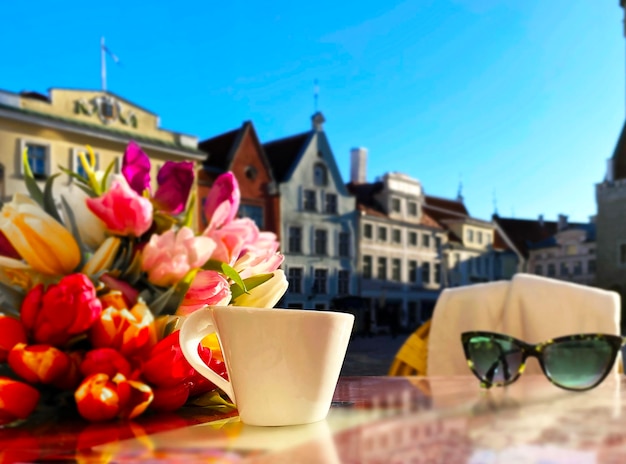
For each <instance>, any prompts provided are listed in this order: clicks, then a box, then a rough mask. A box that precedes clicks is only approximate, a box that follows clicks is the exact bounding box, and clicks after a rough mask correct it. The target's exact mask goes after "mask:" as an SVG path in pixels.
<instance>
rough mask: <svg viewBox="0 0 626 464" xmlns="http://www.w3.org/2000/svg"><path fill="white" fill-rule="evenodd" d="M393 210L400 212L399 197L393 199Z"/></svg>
mask: <svg viewBox="0 0 626 464" xmlns="http://www.w3.org/2000/svg"><path fill="white" fill-rule="evenodd" d="M391 211H393V212H394V213H399V212H400V199H399V198H392V199H391Z"/></svg>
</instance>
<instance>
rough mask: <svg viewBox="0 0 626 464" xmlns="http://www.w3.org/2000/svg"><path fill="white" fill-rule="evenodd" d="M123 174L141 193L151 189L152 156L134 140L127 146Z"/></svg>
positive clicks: (131, 186) (123, 159)
mask: <svg viewBox="0 0 626 464" xmlns="http://www.w3.org/2000/svg"><path fill="white" fill-rule="evenodd" d="M122 175H123V176H124V177H125V178H126V181H127V182H128V185H129V186H130V188H132V189H133V190H134V191H135V192H137V193H138V194H139V195H143V192H144V191H145V190H148V191H150V158H148V155H146V154H145V153H144V152H143V150H142V149H141V148H140V147H139V145H137V143H136V142H135V141H133V140H131V141H130V142H129V143H128V145H127V146H126V151H125V152H124V157H123V158H122Z"/></svg>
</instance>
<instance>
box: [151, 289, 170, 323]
mask: <svg viewBox="0 0 626 464" xmlns="http://www.w3.org/2000/svg"><path fill="white" fill-rule="evenodd" d="M175 291H176V287H170V288H168V289H167V290H166V291H165V292H163V293H162V294H160V295H159V296H158V297H156V298H155V299H154V300H152V302H151V303H149V304H148V306H149V307H150V311H151V312H152V314H154V315H155V316H158V315H159V314H161V313H162V312H163V310H164V309H165V308H166V307H168V302H169V300H170V298H171V297H172V296H174V293H175Z"/></svg>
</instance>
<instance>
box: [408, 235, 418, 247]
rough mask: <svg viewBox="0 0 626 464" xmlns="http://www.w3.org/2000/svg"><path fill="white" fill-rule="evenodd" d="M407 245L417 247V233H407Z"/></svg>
mask: <svg viewBox="0 0 626 464" xmlns="http://www.w3.org/2000/svg"><path fill="white" fill-rule="evenodd" d="M409 245H411V246H417V232H409Z"/></svg>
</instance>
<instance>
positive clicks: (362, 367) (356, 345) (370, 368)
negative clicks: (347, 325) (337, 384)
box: [341, 334, 410, 376]
mask: <svg viewBox="0 0 626 464" xmlns="http://www.w3.org/2000/svg"><path fill="white" fill-rule="evenodd" d="M409 335H410V334H399V335H397V336H396V337H395V338H394V337H392V336H391V335H388V334H384V335H374V336H372V337H362V336H355V337H354V338H353V339H352V340H350V343H349V344H348V351H347V353H346V359H345V361H344V363H343V368H342V369H341V375H343V376H350V375H387V372H388V371H389V367H390V366H391V362H392V361H393V358H394V357H395V355H396V353H397V352H398V350H399V349H400V347H401V346H402V344H403V343H404V341H405V340H406V338H407V337H408V336H409Z"/></svg>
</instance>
